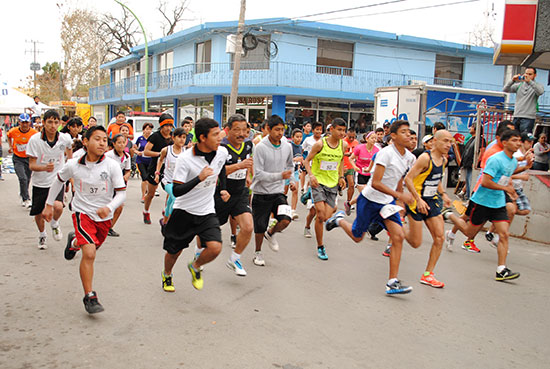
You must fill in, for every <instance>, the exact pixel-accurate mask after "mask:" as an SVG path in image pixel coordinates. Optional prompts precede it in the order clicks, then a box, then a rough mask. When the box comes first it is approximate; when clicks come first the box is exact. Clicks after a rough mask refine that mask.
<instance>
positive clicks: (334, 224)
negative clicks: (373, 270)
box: [325, 210, 345, 231]
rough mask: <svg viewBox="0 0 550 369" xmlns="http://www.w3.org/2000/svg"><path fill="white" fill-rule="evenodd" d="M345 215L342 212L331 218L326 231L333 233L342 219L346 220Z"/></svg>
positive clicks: (326, 225) (327, 222)
mask: <svg viewBox="0 0 550 369" xmlns="http://www.w3.org/2000/svg"><path fill="white" fill-rule="evenodd" d="M344 215H345V213H344V212H343V211H342V210H340V211H338V212H337V213H336V214H334V215H333V216H331V217H330V218H329V219H328V220H327V221H326V223H325V229H326V230H327V231H331V230H333V229H334V228H336V227H338V222H339V221H340V219H342V218H344Z"/></svg>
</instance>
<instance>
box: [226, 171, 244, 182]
mask: <svg viewBox="0 0 550 369" xmlns="http://www.w3.org/2000/svg"><path fill="white" fill-rule="evenodd" d="M227 178H228V179H234V180H237V181H238V180H241V179H245V178H246V169H239V170H236V171H234V172H233V173H231V174H229V175H228V176H227Z"/></svg>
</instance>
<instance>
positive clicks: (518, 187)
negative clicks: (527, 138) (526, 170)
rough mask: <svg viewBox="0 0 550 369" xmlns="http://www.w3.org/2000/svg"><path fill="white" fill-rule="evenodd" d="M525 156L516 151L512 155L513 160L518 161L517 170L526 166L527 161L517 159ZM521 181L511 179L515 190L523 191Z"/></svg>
mask: <svg viewBox="0 0 550 369" xmlns="http://www.w3.org/2000/svg"><path fill="white" fill-rule="evenodd" d="M523 156H525V154H524V153H522V152H521V151H520V150H518V151H516V152H515V153H514V158H516V159H518V168H519V167H523V166H526V165H527V160H522V161H519V158H521V157H523ZM523 182H524V181H523V179H512V185H513V186H514V189H515V190H522V189H523Z"/></svg>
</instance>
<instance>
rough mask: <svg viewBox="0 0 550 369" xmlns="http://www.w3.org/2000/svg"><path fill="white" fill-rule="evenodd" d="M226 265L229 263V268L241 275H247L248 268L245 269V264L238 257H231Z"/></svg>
mask: <svg viewBox="0 0 550 369" xmlns="http://www.w3.org/2000/svg"><path fill="white" fill-rule="evenodd" d="M225 265H227V267H228V268H229V269H231V270H233V271H234V272H235V274H236V275H238V276H239V277H246V270H244V268H243V265H242V264H241V259H237V260H235V261H231V259H229V260H227V263H225Z"/></svg>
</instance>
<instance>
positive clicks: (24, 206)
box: [21, 200, 305, 208]
mask: <svg viewBox="0 0 550 369" xmlns="http://www.w3.org/2000/svg"><path fill="white" fill-rule="evenodd" d="M304 205H305V204H304ZM21 207H23V208H26V207H27V200H21Z"/></svg>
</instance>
